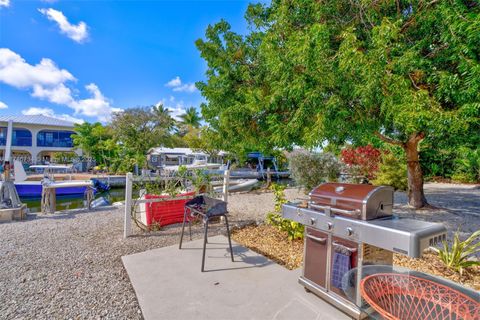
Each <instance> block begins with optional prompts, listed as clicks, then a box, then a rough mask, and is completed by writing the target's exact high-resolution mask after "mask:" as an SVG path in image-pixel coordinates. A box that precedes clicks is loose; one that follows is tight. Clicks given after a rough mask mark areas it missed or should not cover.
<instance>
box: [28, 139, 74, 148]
mask: <svg viewBox="0 0 480 320" xmlns="http://www.w3.org/2000/svg"><path fill="white" fill-rule="evenodd" d="M37 147H53V148H73V141H72V140H70V141H65V140H54V141H37Z"/></svg>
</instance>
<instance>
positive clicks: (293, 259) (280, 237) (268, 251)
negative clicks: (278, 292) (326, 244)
mask: <svg viewBox="0 0 480 320" xmlns="http://www.w3.org/2000/svg"><path fill="white" fill-rule="evenodd" d="M232 239H233V240H235V241H236V242H238V243H240V244H241V245H243V246H245V247H248V248H250V249H251V250H253V251H255V252H257V253H260V254H262V255H264V256H266V257H267V258H269V259H271V260H273V261H275V262H277V263H278V264H280V265H282V266H284V267H286V268H287V269H290V270H293V269H296V268H299V267H301V266H302V261H303V240H294V241H290V240H288V238H287V235H286V233H285V232H283V231H280V230H278V229H277V228H276V227H273V226H270V225H265V224H262V225H258V226H256V225H250V226H246V227H244V228H241V229H235V230H233V231H232ZM393 263H394V264H395V265H398V266H402V267H405V268H409V269H412V270H417V271H420V272H425V273H429V274H433V275H436V276H440V277H443V278H446V279H449V280H451V281H454V282H457V283H460V284H462V285H464V286H467V287H470V288H473V289H474V290H480V267H474V268H469V269H468V270H465V271H464V273H463V275H460V274H459V273H457V272H455V271H452V270H450V269H448V268H446V267H445V266H444V265H443V263H442V262H441V261H440V259H439V258H438V257H437V256H436V254H434V253H431V252H427V253H425V254H424V255H423V257H422V258H421V259H414V258H409V257H406V256H403V255H399V254H395V256H394V262H393Z"/></svg>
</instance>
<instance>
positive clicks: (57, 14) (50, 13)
mask: <svg viewBox="0 0 480 320" xmlns="http://www.w3.org/2000/svg"><path fill="white" fill-rule="evenodd" d="M38 11H40V13H42V14H43V15H44V16H46V17H47V18H48V20H50V21H54V22H56V23H57V24H58V27H59V28H60V32H61V33H63V34H65V35H66V36H67V37H69V38H70V39H72V40H73V41H76V42H78V43H82V42H84V41H85V40H87V38H88V29H87V24H86V23H85V22H83V21H80V22H79V23H78V24H77V25H75V24H71V23H70V22H68V19H67V17H65V15H64V14H63V12H61V11H58V10H55V9H52V8H49V9H38Z"/></svg>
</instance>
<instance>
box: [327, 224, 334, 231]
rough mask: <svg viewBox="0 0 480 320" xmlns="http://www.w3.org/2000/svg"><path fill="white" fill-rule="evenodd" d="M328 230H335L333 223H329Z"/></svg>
mask: <svg viewBox="0 0 480 320" xmlns="http://www.w3.org/2000/svg"><path fill="white" fill-rule="evenodd" d="M327 229H328V230H332V229H333V223H331V222H327Z"/></svg>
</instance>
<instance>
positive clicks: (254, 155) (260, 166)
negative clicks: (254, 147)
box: [247, 152, 280, 179]
mask: <svg viewBox="0 0 480 320" xmlns="http://www.w3.org/2000/svg"><path fill="white" fill-rule="evenodd" d="M247 158H249V159H257V161H258V168H257V171H258V172H259V173H260V174H261V176H262V178H263V179H265V177H266V175H267V170H266V169H265V160H269V161H271V162H272V164H273V169H275V171H274V174H275V175H276V176H277V179H280V175H279V174H278V164H277V158H275V157H271V156H267V157H266V156H264V155H263V154H262V153H261V152H250V153H249V154H247Z"/></svg>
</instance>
